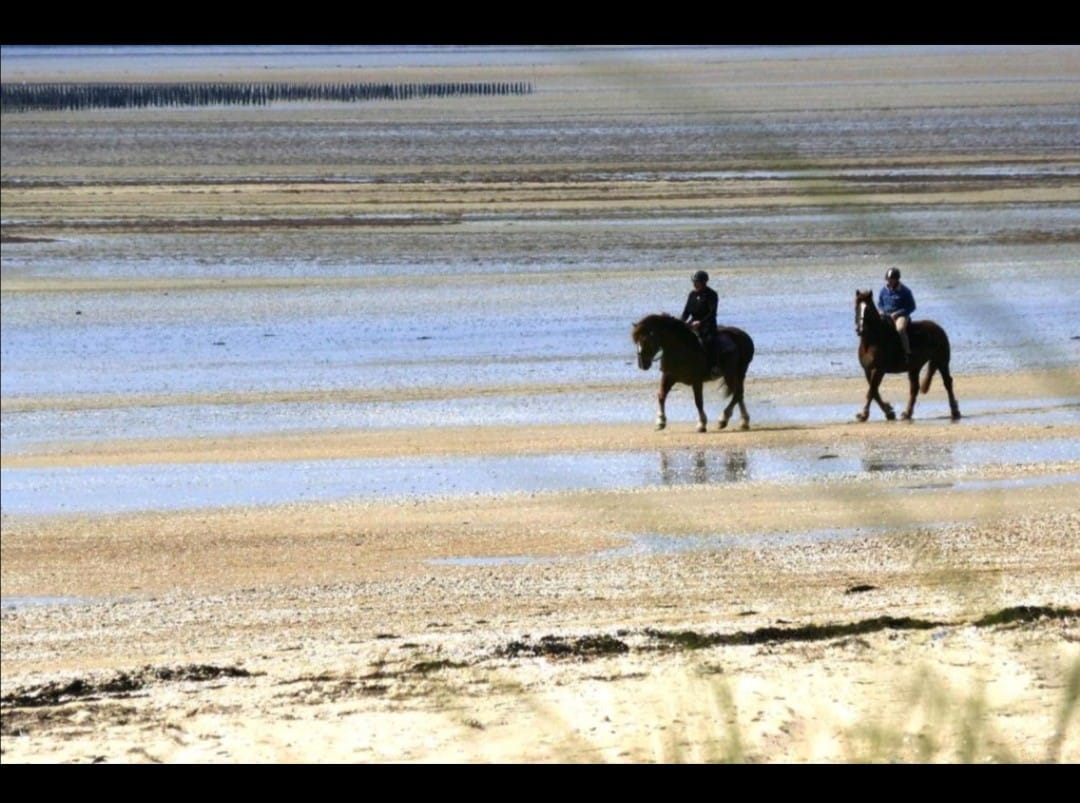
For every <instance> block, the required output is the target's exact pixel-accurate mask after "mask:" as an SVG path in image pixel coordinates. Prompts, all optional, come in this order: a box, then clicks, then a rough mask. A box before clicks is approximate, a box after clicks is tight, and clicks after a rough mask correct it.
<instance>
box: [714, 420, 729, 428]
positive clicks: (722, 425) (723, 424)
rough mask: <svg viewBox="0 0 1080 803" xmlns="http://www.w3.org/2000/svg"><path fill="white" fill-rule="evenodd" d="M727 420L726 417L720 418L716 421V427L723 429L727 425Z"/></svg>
mask: <svg viewBox="0 0 1080 803" xmlns="http://www.w3.org/2000/svg"><path fill="white" fill-rule="evenodd" d="M727 422H728V420H727V419H726V418H721V419H720V420H719V421H717V422H716V426H717V428H718V429H725V428H726V427H727Z"/></svg>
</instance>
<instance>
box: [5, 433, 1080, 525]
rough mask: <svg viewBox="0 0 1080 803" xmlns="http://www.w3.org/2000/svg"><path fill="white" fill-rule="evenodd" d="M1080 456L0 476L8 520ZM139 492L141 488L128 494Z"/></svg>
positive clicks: (819, 455) (985, 453) (461, 460)
mask: <svg viewBox="0 0 1080 803" xmlns="http://www.w3.org/2000/svg"><path fill="white" fill-rule="evenodd" d="M1076 460H1080V443H1078V442H1077V441H1076V440H1074V439H1071V438H1061V439H1046V440H1037V441H1012V442H996V443H958V444H952V445H914V446H904V447H897V446H894V445H891V444H890V443H889V442H888V441H884V442H883V443H882V444H880V445H870V446H867V447H862V446H846V445H845V446H838V447H828V448H822V447H820V446H803V447H794V448H784V449H767V448H754V447H748V448H742V447H732V446H728V447H726V448H725V447H719V446H715V445H710V446H708V447H705V446H703V447H702V448H701V449H694V450H685V449H683V450H675V449H669V450H664V449H661V450H658V451H655V452H612V453H574V454H548V455H530V456H516V457H505V456H498V457H453V458H433V457H415V458H414V457H410V458H379V459H366V460H350V459H338V460H297V461H290V462H280V461H278V462H250V463H194V464H183V465H139V466H123V467H91V468H51V469H17V470H11V469H4V470H2V471H0V480H2V486H3V497H2V503H0V510H2V511H3V513H4V514H20V515H38V514H57V513H102V512H109V511H114V512H121V511H138V510H182V509H190V508H198V507H225V506H233V505H239V506H246V505H268V504H289V503H300V502H315V501H345V500H365V499H412V498H432V497H444V496H469V495H480V494H508V493H545V492H557V491H572V490H602V489H633V488H645V487H655V486H661V487H662V486H678V485H703V484H725V483H738V482H746V481H771V482H800V481H813V480H815V479H830V478H836V477H842V476H857V475H859V474H866V473H877V472H892V473H896V474H897V475H909V474H916V475H922V476H927V475H934V477H935V478H940V477H945V478H946V479H947V480H948V481H950V482H951V481H952V479H953V476H952V474H953V473H955V472H956V471H959V470H964V469H973V468H978V467H980V466H989V465H1002V464H1006V465H1015V466H1023V465H1027V464H1032V465H1034V464H1038V463H1041V462H1046V461H1076ZM135 488H137V489H138V493H137V494H135V493H133V492H132V489H135Z"/></svg>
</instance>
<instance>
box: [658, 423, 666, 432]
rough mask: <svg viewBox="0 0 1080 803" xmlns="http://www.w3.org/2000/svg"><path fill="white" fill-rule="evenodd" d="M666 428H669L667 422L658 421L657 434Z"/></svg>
mask: <svg viewBox="0 0 1080 803" xmlns="http://www.w3.org/2000/svg"><path fill="white" fill-rule="evenodd" d="M666 426H667V423H666V422H664V421H657V422H656V431H657V432H659V431H660V430H662V429H663V428H664V427H666Z"/></svg>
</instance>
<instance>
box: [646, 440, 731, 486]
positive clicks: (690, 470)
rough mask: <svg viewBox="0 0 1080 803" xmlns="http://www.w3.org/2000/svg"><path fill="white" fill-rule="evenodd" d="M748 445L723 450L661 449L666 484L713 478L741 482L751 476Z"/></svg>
mask: <svg viewBox="0 0 1080 803" xmlns="http://www.w3.org/2000/svg"><path fill="white" fill-rule="evenodd" d="M748 465H749V461H748V459H747V455H746V450H745V449H726V450H724V451H722V452H706V450H705V449H695V450H694V451H693V452H686V451H672V450H668V449H664V450H661V452H660V482H661V484H663V485H705V484H707V483H709V482H720V481H723V482H739V481H740V480H746V479H749V473H748Z"/></svg>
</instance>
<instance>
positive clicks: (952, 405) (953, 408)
mask: <svg viewBox="0 0 1080 803" xmlns="http://www.w3.org/2000/svg"><path fill="white" fill-rule="evenodd" d="M938 373H940V374H941V381H942V383H943V384H944V385H945V392H946V393H948V394H949V411H950V413H951V415H952V420H953V421H959V420H960V403H959V402H958V401H956V396H954V395H953V389H952V374H950V373H949V366H947V365H945V366H939V367H938Z"/></svg>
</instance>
